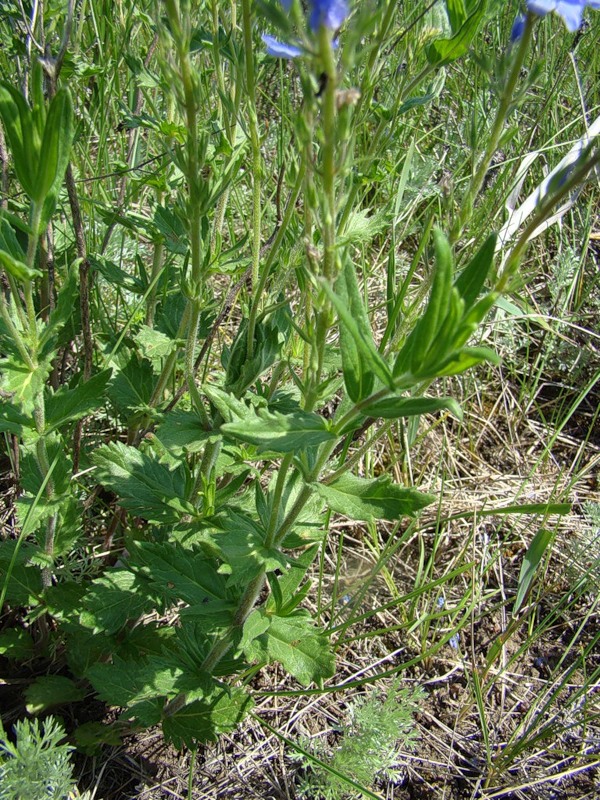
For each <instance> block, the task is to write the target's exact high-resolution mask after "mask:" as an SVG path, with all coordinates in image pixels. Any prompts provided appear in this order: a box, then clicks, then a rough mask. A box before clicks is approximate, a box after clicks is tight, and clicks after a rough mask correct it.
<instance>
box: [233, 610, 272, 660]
mask: <svg viewBox="0 0 600 800" xmlns="http://www.w3.org/2000/svg"><path fill="white" fill-rule="evenodd" d="M270 627H271V616H270V615H268V614H267V613H265V611H264V610H263V609H262V608H255V609H254V611H252V612H251V613H250V614H249V615H248V618H247V619H246V621H245V622H244V628H243V631H242V638H241V640H240V643H239V652H240V653H243V652H245V651H246V650H247V649H248V648H250V646H251V644H252V642H253V641H254V640H255V639H258V637H259V636H262V635H263V633H266V632H267V631H268V630H269V628H270Z"/></svg>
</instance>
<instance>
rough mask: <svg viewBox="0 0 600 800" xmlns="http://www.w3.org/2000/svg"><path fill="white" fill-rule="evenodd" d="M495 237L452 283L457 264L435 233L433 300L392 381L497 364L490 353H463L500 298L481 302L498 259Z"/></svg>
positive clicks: (490, 297)
mask: <svg viewBox="0 0 600 800" xmlns="http://www.w3.org/2000/svg"><path fill="white" fill-rule="evenodd" d="M495 244H496V236H495V234H492V235H491V236H489V237H488V238H487V239H486V241H485V242H484V244H483V245H482V247H481V248H480V250H479V251H478V252H477V253H476V254H475V256H474V258H473V259H472V260H471V262H470V263H469V265H468V266H467V267H466V269H465V270H464V271H463V272H462V273H461V274H460V275H459V277H458V278H457V279H456V280H455V281H454V283H453V278H454V258H453V255H452V249H451V247H450V244H449V242H448V240H447V239H446V237H445V236H444V234H443V233H442V231H440V230H435V231H434V246H435V273H434V277H433V283H432V286H431V292H430V294H429V300H428V303H427V306H426V308H425V311H424V312H423V315H422V317H421V319H420V320H419V321H418V322H417V324H416V325H415V327H414V328H413V330H412V331H411V333H410V334H409V336H408V338H407V339H406V341H405V343H404V346H403V347H402V349H401V350H400V352H399V353H398V356H397V358H396V362H395V364H394V377H395V378H396V379H400V382H402V376H405V378H404V380H408V382H409V383H414V382H415V381H422V380H430V379H433V378H435V377H441V376H443V375H456V374H458V373H460V372H464V371H465V370H466V369H468V368H469V367H471V366H474V365H475V364H478V363H480V362H481V361H485V360H488V361H497V360H498V359H497V356H496V354H495V353H494V352H493V350H490V349H489V348H487V347H464V345H465V343H466V342H467V340H468V339H469V337H470V336H471V335H472V334H473V333H474V332H475V330H476V329H477V326H478V325H479V323H480V322H481V320H482V319H483V317H484V316H485V314H486V313H487V312H488V311H489V309H490V308H491V307H492V306H493V304H494V303H495V301H496V295H495V294H494V293H490V294H487V295H485V296H484V297H482V298H481V300H477V297H478V295H479V293H480V292H481V290H482V288H483V285H484V283H485V279H486V277H487V275H488V272H489V270H490V268H491V265H492V261H493V258H494V251H495Z"/></svg>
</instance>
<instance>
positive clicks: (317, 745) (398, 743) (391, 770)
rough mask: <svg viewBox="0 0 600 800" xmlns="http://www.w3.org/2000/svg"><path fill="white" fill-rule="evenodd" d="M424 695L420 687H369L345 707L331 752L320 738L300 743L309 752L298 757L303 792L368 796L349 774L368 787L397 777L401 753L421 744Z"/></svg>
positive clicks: (329, 797) (331, 799) (332, 798)
mask: <svg viewBox="0 0 600 800" xmlns="http://www.w3.org/2000/svg"><path fill="white" fill-rule="evenodd" d="M423 697H424V692H423V691H422V690H421V689H414V690H408V689H400V688H399V687H398V686H396V685H392V686H391V687H390V689H389V690H388V693H387V695H386V696H382V695H381V694H380V693H378V692H371V693H370V694H369V695H367V696H365V697H363V698H361V699H359V700H356V701H354V702H353V703H351V704H350V706H349V707H348V709H347V710H346V712H345V714H344V721H343V723H342V724H341V725H340V726H339V727H338V728H337V729H336V733H337V735H338V737H339V738H338V742H337V745H336V747H335V749H333V752H331V751H330V750H329V749H328V748H327V747H326V746H325V745H323V744H322V743H321V742H320V740H318V739H316V740H314V741H303V742H301V744H302V745H303V746H304V748H305V749H306V753H305V754H302V753H299V754H298V755H296V756H295V758H296V759H297V760H298V761H299V762H300V763H301V764H302V766H303V769H304V772H305V774H304V775H303V776H302V779H301V780H300V783H299V793H300V797H306V798H312V797H316V796H322V797H324V798H327V800H338V798H343V797H360V796H363V797H364V796H366V795H363V794H361V793H360V792H359V791H356V790H353V789H352V787H351V786H350V785H349V782H348V780H347V779H348V778H350V779H352V780H353V781H355V782H356V783H357V784H359V785H360V786H363V787H366V788H368V789H374V788H375V787H374V784H375V782H376V781H377V780H382V779H385V780H389V781H396V780H398V779H399V777H400V776H401V772H402V770H401V764H402V753H403V752H404V753H405V752H407V751H411V750H413V749H414V748H415V747H416V745H417V740H418V734H417V730H416V726H415V721H414V718H413V714H414V713H415V712H416V711H417V710H418V707H419V701H421V700H423ZM310 756H316V758H311V757H310Z"/></svg>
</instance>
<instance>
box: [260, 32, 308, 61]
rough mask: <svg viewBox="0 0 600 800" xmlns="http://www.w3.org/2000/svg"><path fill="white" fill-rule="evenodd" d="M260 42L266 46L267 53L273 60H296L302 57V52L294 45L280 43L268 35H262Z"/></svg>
mask: <svg viewBox="0 0 600 800" xmlns="http://www.w3.org/2000/svg"><path fill="white" fill-rule="evenodd" d="M262 40H263V42H264V43H265V44H266V45H267V53H268V54H269V55H270V56H275V58H296V56H301V55H302V50H301V49H300V48H299V47H296V45H293V44H287V43H286V42H280V41H279V40H278V39H276V38H275V37H274V36H269V34H268V33H263V37H262Z"/></svg>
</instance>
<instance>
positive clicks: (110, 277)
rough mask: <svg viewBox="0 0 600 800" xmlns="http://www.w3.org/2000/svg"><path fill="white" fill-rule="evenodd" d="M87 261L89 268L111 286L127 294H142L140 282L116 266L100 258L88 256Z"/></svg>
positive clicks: (142, 289)
mask: <svg viewBox="0 0 600 800" xmlns="http://www.w3.org/2000/svg"><path fill="white" fill-rule="evenodd" d="M89 261H90V266H91V268H92V269H93V270H94V271H95V272H99V273H100V274H101V275H102V277H103V278H104V279H105V280H106V282H107V283H109V284H110V285H111V286H122V287H123V288H124V289H127V291H128V292H132V293H134V294H144V292H145V287H144V284H143V283H142V281H140V279H139V278H136V277H135V276H134V275H130V274H129V273H128V272H125V270H123V269H121V267H119V266H117V264H115V263H113V262H112V261H109V260H108V259H107V258H104V257H102V256H90V259H89Z"/></svg>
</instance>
